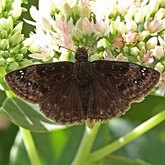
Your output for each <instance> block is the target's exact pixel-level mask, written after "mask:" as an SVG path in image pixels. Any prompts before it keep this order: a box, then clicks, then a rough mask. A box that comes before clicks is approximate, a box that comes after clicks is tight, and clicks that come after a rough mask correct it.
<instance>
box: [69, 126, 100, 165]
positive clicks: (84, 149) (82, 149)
mask: <svg viewBox="0 0 165 165" xmlns="http://www.w3.org/2000/svg"><path fill="white" fill-rule="evenodd" d="M99 127H100V123H95V125H94V127H93V128H92V129H89V128H87V127H86V129H85V132H84V136H83V139H82V141H81V144H80V146H79V149H78V152H77V154H76V156H75V159H74V160H73V162H72V164H71V165H78V164H81V165H82V164H85V162H86V160H87V157H88V156H89V153H90V150H91V147H92V144H93V142H94V140H95V137H96V135H97V132H98V130H99Z"/></svg>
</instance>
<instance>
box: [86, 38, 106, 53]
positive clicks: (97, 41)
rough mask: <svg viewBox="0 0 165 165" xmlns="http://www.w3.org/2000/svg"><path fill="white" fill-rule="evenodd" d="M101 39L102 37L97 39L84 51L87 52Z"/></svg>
mask: <svg viewBox="0 0 165 165" xmlns="http://www.w3.org/2000/svg"><path fill="white" fill-rule="evenodd" d="M101 39H103V37H99V38H98V39H97V40H96V41H95V42H94V43H93V44H91V45H89V46H88V48H87V49H86V50H87V51H88V50H89V49H90V48H91V47H93V46H94V45H95V44H96V43H97V42H98V41H100V40H101Z"/></svg>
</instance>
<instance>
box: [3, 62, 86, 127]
mask: <svg viewBox="0 0 165 165" xmlns="http://www.w3.org/2000/svg"><path fill="white" fill-rule="evenodd" d="M73 68H74V64H73V63H71V62H57V63H51V64H39V65H32V66H29V67H26V68H23V69H20V70H16V71H13V72H11V73H9V74H7V75H6V77H5V78H6V81H7V83H8V85H9V86H10V88H11V89H12V90H13V91H14V92H15V93H16V95H18V96H19V97H21V98H23V99H24V100H26V101H29V102H32V103H39V105H40V107H41V108H40V109H41V111H42V112H43V113H44V114H45V116H46V117H48V118H49V119H52V120H55V121H56V122H59V123H62V124H66V123H74V122H76V121H77V122H78V121H80V122H81V120H83V119H84V118H85V116H84V114H83V112H82V105H81V100H80V95H79V91H78V89H77V88H76V87H77V84H76V81H75V78H74V75H73ZM75 100H76V101H75Z"/></svg>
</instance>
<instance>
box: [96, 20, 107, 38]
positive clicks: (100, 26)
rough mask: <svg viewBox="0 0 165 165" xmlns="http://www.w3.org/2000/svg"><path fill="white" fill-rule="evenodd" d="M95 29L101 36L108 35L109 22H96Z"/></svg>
mask: <svg viewBox="0 0 165 165" xmlns="http://www.w3.org/2000/svg"><path fill="white" fill-rule="evenodd" d="M94 27H95V29H96V30H97V31H98V32H100V33H101V34H104V35H107V34H108V33H109V29H110V25H109V21H108V20H104V21H103V20H101V19H100V20H96V23H95V24H94Z"/></svg>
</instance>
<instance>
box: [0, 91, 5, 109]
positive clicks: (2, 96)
mask: <svg viewBox="0 0 165 165" xmlns="http://www.w3.org/2000/svg"><path fill="white" fill-rule="evenodd" d="M5 99H6V93H5V92H4V91H2V90H0V107H1V106H2V104H3V102H4V101H5ZM0 110H1V109H0Z"/></svg>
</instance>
